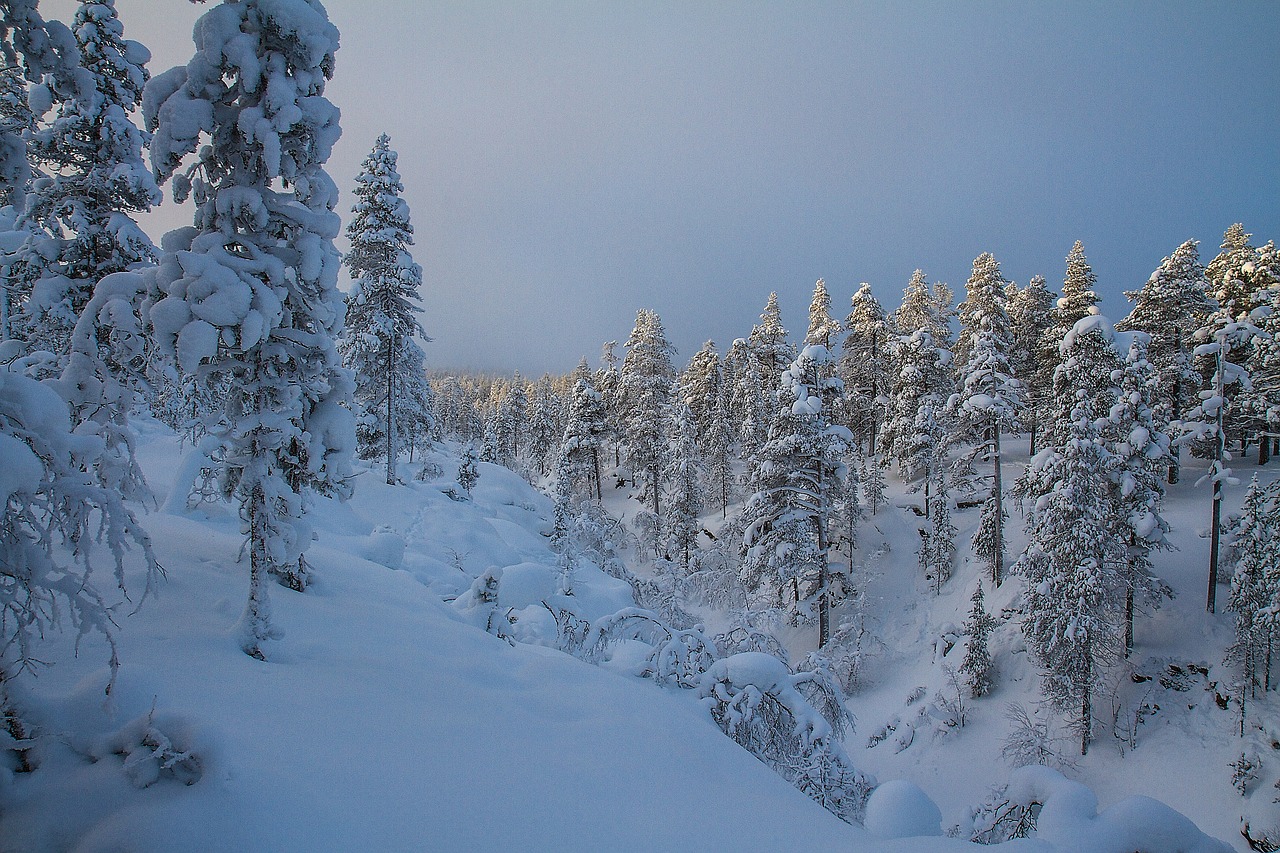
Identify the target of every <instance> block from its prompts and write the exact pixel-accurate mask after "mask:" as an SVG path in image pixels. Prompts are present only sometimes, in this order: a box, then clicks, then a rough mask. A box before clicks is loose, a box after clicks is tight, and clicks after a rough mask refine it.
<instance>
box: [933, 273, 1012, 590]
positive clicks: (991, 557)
mask: <svg viewBox="0 0 1280 853" xmlns="http://www.w3.org/2000/svg"><path fill="white" fill-rule="evenodd" d="M1007 285H1008V282H1007V281H1006V280H1005V278H1004V276H1003V275H1001V273H1000V264H999V263H998V262H997V261H996V259H995V257H994V256H993V255H991V254H990V253H984V254H982V255H979V256H978V257H977V258H976V259H975V260H974V262H973V274H972V275H971V276H970V277H969V281H968V284H967V285H966V288H965V294H966V295H965V301H964V302H963V303H962V304H961V306H960V323H961V326H960V338H959V341H958V345H959V346H960V347H961V348H962V350H961V351H962V352H964V353H965V354H966V357H965V360H964V361H963V362H962V363H960V364H959V365H958V367H957V370H956V375H957V377H958V385H959V388H958V390H957V392H956V393H955V394H954V395H953V396H952V397H951V399H950V400H949V401H948V403H947V410H948V414H949V415H950V417H951V419H952V421H953V423H954V425H955V426H954V429H953V431H952V433H951V438H950V442H951V443H959V444H967V445H968V446H969V450H968V452H967V453H966V454H965V455H964V457H963V458H962V459H961V460H959V462H958V463H957V464H958V467H959V468H960V469H961V470H963V471H964V472H965V473H966V475H968V474H969V473H970V472H973V471H974V466H975V465H976V463H977V462H978V461H979V460H990V462H991V488H990V491H989V497H988V498H987V500H986V501H985V502H984V503H983V507H982V515H981V520H980V522H979V527H978V533H977V535H976V536H975V538H974V548H975V553H977V555H978V556H979V558H981V559H982V560H983V561H985V562H986V563H987V565H988V567H989V568H990V570H991V580H992V583H994V584H995V585H996V586H999V585H1000V584H1001V583H1002V582H1003V581H1004V521H1005V518H1006V517H1007V514H1006V513H1005V510H1004V482H1003V475H1002V470H1001V467H1002V459H1001V453H1000V436H1001V433H1002V432H1005V431H1017V430H1018V429H1019V428H1020V426H1021V424H1020V422H1019V413H1020V412H1021V410H1022V407H1023V393H1022V385H1021V383H1020V382H1018V380H1017V379H1015V378H1014V377H1013V368H1012V365H1011V363H1010V351H1011V350H1012V348H1013V334H1012V331H1011V330H1010V328H1009V316H1008V313H1007V311H1006V304H1005V288H1006V286H1007Z"/></svg>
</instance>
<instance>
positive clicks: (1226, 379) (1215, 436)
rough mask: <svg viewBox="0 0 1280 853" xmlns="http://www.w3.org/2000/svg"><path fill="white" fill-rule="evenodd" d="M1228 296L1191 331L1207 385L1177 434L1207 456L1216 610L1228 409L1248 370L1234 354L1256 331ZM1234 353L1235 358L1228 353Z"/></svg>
mask: <svg viewBox="0 0 1280 853" xmlns="http://www.w3.org/2000/svg"><path fill="white" fill-rule="evenodd" d="M1235 304H1236V303H1234V302H1233V301H1231V300H1229V299H1227V300H1224V301H1223V302H1220V303H1219V305H1220V306H1222V305H1225V306H1227V307H1225V308H1223V307H1220V308H1219V309H1218V310H1216V311H1213V312H1212V313H1210V315H1209V319H1208V320H1207V321H1206V322H1205V325H1203V326H1201V327H1200V328H1199V329H1197V330H1196V333H1195V335H1194V336H1193V337H1192V340H1193V341H1194V342H1195V343H1196V348H1195V349H1194V350H1193V351H1192V354H1193V355H1194V356H1195V357H1196V358H1197V359H1199V360H1200V361H1201V362H1202V363H1203V364H1205V365H1207V369H1208V379H1207V381H1206V383H1205V384H1206V387H1205V388H1204V390H1202V391H1201V392H1200V395H1199V396H1200V402H1199V403H1198V404H1197V405H1196V406H1194V407H1193V408H1191V410H1189V411H1188V412H1187V413H1186V415H1185V416H1184V417H1183V420H1182V423H1181V427H1182V430H1183V435H1182V436H1181V437H1180V438H1179V439H1178V440H1179V441H1182V442H1185V443H1187V444H1190V445H1191V448H1192V452H1194V453H1196V455H1199V456H1204V457H1207V458H1208V459H1209V460H1210V462H1209V472H1208V473H1207V474H1206V475H1205V476H1204V477H1202V478H1201V479H1200V480H1199V481H1198V483H1197V485H1199V484H1203V483H1205V482H1208V483H1209V484H1210V485H1211V486H1212V489H1213V497H1212V509H1211V510H1210V519H1211V520H1210V528H1209V531H1210V532H1209V579H1208V587H1209V591H1208V594H1207V596H1206V601H1205V608H1206V609H1207V610H1208V611H1209V612H1210V613H1213V612H1215V609H1216V607H1217V598H1218V561H1219V557H1220V555H1219V550H1220V548H1219V546H1220V544H1221V538H1222V501H1223V491H1224V489H1225V487H1226V486H1228V485H1235V484H1237V483H1238V482H1239V481H1238V480H1236V479H1235V478H1234V477H1233V476H1231V468H1230V467H1228V465H1227V462H1229V461H1230V459H1231V454H1230V453H1229V452H1228V451H1227V430H1228V416H1229V413H1230V412H1231V411H1232V409H1233V401H1234V398H1235V397H1236V396H1237V394H1238V393H1239V392H1240V391H1241V390H1248V389H1249V387H1250V382H1249V374H1248V372H1247V371H1246V369H1245V368H1244V367H1243V366H1242V365H1241V364H1239V363H1238V362H1239V356H1238V353H1240V352H1242V351H1247V350H1249V349H1250V347H1251V346H1252V342H1253V340H1254V339H1255V338H1256V337H1257V336H1258V335H1259V334H1260V332H1261V330H1260V329H1259V328H1258V327H1257V326H1255V325H1254V324H1253V322H1252V320H1251V317H1250V314H1251V313H1252V312H1248V313H1241V314H1239V315H1238V317H1236V319H1232V318H1231V313H1230V312H1231V311H1232V310H1233V308H1232V306H1233V305H1235ZM1233 355H1234V356H1235V357H1233Z"/></svg>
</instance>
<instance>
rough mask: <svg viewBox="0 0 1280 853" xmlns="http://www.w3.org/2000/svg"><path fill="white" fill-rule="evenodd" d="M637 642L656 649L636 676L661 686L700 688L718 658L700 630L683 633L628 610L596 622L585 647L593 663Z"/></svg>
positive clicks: (650, 615)
mask: <svg viewBox="0 0 1280 853" xmlns="http://www.w3.org/2000/svg"><path fill="white" fill-rule="evenodd" d="M626 640H635V641H639V642H641V643H644V644H646V645H648V646H651V647H652V648H653V651H652V652H651V653H650V654H649V655H648V656H647V657H646V658H645V660H644V663H643V665H642V667H641V669H640V670H639V671H638V672H636V673H635V674H636V675H640V676H645V677H649V678H652V679H653V680H654V681H656V682H657V683H658V684H673V685H675V686H676V687H683V688H686V689H691V688H694V687H697V686H698V684H699V683H700V681H701V679H702V676H703V674H704V673H705V672H706V671H707V670H708V669H710V667H711V665H712V663H713V662H714V661H715V660H716V658H717V657H718V654H717V652H716V647H715V644H714V643H712V642H711V640H710V639H708V638H707V636H706V634H704V633H703V632H702V630H701V628H700V627H696V628H686V629H680V628H675V627H673V626H671V625H670V624H668V623H667V622H665V621H663V620H662V619H661V618H660V617H659V616H658V614H656V613H653V612H652V611H649V610H642V609H640V608H638V607H628V608H624V609H622V610H619V611H618V612H617V613H612V614H610V615H608V616H604V617H601V618H600V619H597V620H596V621H595V622H594V623H592V625H591V631H590V633H589V634H588V635H587V638H586V641H585V643H584V647H585V649H586V653H587V656H588V657H589V658H590V659H591V660H596V661H599V660H602V659H604V658H605V657H606V656H607V654H608V651H609V649H610V647H611V646H613V645H614V644H616V643H619V642H622V641H626Z"/></svg>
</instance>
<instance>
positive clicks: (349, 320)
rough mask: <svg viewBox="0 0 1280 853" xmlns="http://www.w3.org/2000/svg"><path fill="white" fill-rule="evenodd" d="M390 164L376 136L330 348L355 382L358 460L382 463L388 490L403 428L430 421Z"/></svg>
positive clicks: (406, 238) (402, 209) (411, 277)
mask: <svg viewBox="0 0 1280 853" xmlns="http://www.w3.org/2000/svg"><path fill="white" fill-rule="evenodd" d="M397 160H398V155H397V153H396V152H395V150H394V149H392V147H391V137H389V136H387V135H386V134H385V133H384V134H381V135H380V136H379V137H378V139H377V140H376V141H375V142H374V144H373V150H372V151H370V152H369V156H368V157H366V158H365V160H364V163H363V165H362V166H361V168H360V174H359V175H358V176H357V177H356V189H355V196H356V202H355V204H354V205H352V207H351V221H350V222H349V223H348V224H347V238H348V239H349V240H350V241H351V248H350V250H348V252H347V254H346V256H345V257H343V259H342V262H343V263H344V264H345V265H346V267H347V269H348V270H350V271H351V294H350V295H349V296H348V298H347V315H346V329H345V330H344V331H343V333H342V340H341V341H340V342H339V344H338V351H339V352H340V353H341V354H342V363H343V365H344V366H346V367H347V368H348V369H349V370H351V372H352V373H354V374H355V379H356V392H355V405H356V412H357V415H356V418H357V420H356V423H357V435H358V437H359V440H360V444H359V452H360V457H361V458H362V459H378V458H381V459H383V460H384V463H385V468H386V478H387V483H388V484H389V485H395V483H396V482H397V480H396V460H397V459H398V458H399V457H400V454H401V453H403V452H404V451H406V450H408V447H409V445H408V437H409V434H410V431H411V429H413V426H417V429H419V430H420V429H421V426H420V425H421V424H423V423H425V424H426V425H427V429H430V422H431V412H430V410H429V408H428V406H429V404H430V400H429V399H428V398H424V397H423V396H422V393H421V392H422V387H423V386H424V384H425V383H424V382H422V381H418V382H415V381H414V379H415V378H416V379H419V380H421V379H422V378H423V377H424V373H423V353H422V348H421V347H420V346H418V344H417V342H416V341H415V340H414V336H415V335H417V336H420V337H423V338H424V339H426V338H425V335H424V333H423V331H422V325H421V324H420V323H419V322H418V316H417V315H418V314H420V313H421V312H422V307H421V306H420V305H419V304H418V300H420V299H421V298H422V294H421V293H420V292H419V288H421V286H422V267H420V266H418V264H416V263H414V260H413V257H412V255H410V253H409V247H410V246H412V245H413V225H412V224H410V222H409V205H408V204H407V203H406V202H405V200H404V199H403V198H401V194H402V193H403V192H404V184H403V183H402V182H401V181H400V173H399V172H398V171H396V164H397ZM414 392H417V393H416V394H415V393H414ZM411 424H412V425H413V426H411ZM415 431H416V430H415Z"/></svg>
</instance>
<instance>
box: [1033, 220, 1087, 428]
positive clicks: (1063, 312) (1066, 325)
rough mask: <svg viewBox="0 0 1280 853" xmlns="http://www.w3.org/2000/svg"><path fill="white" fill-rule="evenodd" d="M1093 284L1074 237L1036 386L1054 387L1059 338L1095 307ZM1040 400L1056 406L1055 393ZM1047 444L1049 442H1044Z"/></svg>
mask: <svg viewBox="0 0 1280 853" xmlns="http://www.w3.org/2000/svg"><path fill="white" fill-rule="evenodd" d="M1096 284H1097V277H1096V276H1094V274H1093V268H1092V267H1090V266H1089V262H1088V260H1087V259H1086V258H1085V255H1084V244H1083V243H1081V242H1080V241H1079V240H1077V241H1076V242H1075V244H1074V245H1072V247H1071V251H1070V252H1069V253H1068V254H1067V271H1066V275H1065V276H1064V277H1063V280H1062V296H1060V297H1059V298H1058V301H1057V303H1056V304H1055V305H1054V307H1053V309H1052V310H1051V311H1050V312H1049V326H1048V328H1046V329H1045V330H1044V333H1043V334H1042V335H1041V337H1040V353H1039V372H1038V373H1037V376H1036V385H1037V386H1038V387H1041V388H1051V387H1053V382H1054V378H1053V377H1054V372H1055V371H1056V370H1057V369H1058V365H1060V364H1061V363H1062V359H1063V355H1062V339H1063V338H1065V337H1066V336H1067V333H1068V332H1070V331H1071V329H1072V328H1074V326H1075V324H1076V323H1077V322H1078V321H1079V320H1081V319H1082V318H1084V317H1086V316H1088V315H1089V314H1090V313H1093V311H1094V307H1095V306H1096V305H1097V304H1098V294H1097V293H1096V292H1095V291H1094V289H1093V288H1094V285H1096ZM1042 402H1047V403H1048V405H1049V406H1050V407H1051V408H1052V407H1053V406H1055V405H1056V396H1051V397H1050V399H1048V400H1047V401H1045V400H1043V399H1042ZM1037 414H1039V413H1037ZM1054 420H1058V421H1059V422H1061V418H1059V417H1058V416H1057V414H1045V415H1043V416H1041V421H1042V422H1049V421H1054ZM1046 443H1050V442H1048V441H1046Z"/></svg>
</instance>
